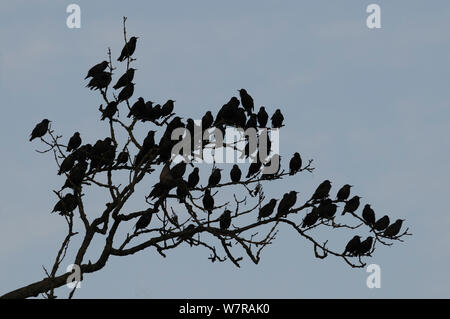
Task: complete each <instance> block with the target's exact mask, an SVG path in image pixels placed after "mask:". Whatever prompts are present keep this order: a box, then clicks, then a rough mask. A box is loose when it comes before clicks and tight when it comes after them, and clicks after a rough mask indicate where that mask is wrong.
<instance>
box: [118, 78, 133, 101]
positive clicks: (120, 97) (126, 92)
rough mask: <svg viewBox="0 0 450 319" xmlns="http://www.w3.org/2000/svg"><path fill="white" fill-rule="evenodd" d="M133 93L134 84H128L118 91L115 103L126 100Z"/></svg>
mask: <svg viewBox="0 0 450 319" xmlns="http://www.w3.org/2000/svg"><path fill="white" fill-rule="evenodd" d="M133 92H134V83H133V82H130V83H128V84H127V85H126V86H125V87H124V88H123V89H122V91H120V93H119V95H118V96H117V101H118V102H119V103H120V102H122V101H125V100H128V99H129V98H130V97H131V96H132V95H133Z"/></svg>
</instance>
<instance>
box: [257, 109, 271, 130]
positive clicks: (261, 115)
mask: <svg viewBox="0 0 450 319" xmlns="http://www.w3.org/2000/svg"><path fill="white" fill-rule="evenodd" d="M268 120H269V115H268V114H267V112H266V108H265V107H264V106H261V107H260V108H259V112H258V123H259V127H266V126H267V121H268Z"/></svg>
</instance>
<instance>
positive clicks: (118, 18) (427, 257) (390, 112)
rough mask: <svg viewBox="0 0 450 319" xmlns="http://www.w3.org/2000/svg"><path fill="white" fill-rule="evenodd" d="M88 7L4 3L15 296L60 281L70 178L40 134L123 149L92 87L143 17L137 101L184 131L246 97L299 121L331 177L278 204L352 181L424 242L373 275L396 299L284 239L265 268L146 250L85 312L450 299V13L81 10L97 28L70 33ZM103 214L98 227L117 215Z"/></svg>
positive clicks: (182, 6) (0, 8) (195, 251)
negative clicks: (168, 304)
mask: <svg viewBox="0 0 450 319" xmlns="http://www.w3.org/2000/svg"><path fill="white" fill-rule="evenodd" d="M70 3H71V2H68V1H32V2H31V1H4V0H2V1H0V39H1V42H2V45H1V46H0V97H1V105H2V108H1V110H2V121H1V125H0V136H1V139H0V149H1V150H2V156H1V165H0V177H1V178H0V194H2V195H1V199H0V217H1V218H0V220H1V222H0V294H2V293H5V292H7V291H9V290H12V289H14V288H18V287H21V286H23V285H26V284H30V283H32V282H34V281H37V280H40V279H42V278H43V277H44V272H43V269H42V265H44V266H46V267H50V266H51V265H52V262H53V260H54V258H55V256H56V252H57V249H58V247H59V244H60V242H61V240H62V238H63V236H64V235H65V233H64V232H65V231H66V225H65V223H64V222H63V220H62V219H61V218H58V216H56V215H50V213H49V212H50V211H51V209H52V208H53V206H54V204H55V201H56V196H55V195H54V194H53V192H52V190H53V189H57V188H58V187H60V185H61V184H62V183H63V182H64V180H63V178H62V177H57V176H56V175H55V170H56V168H55V163H54V160H53V157H52V155H51V154H50V153H48V154H44V155H40V154H38V153H36V152H35V149H37V148H39V147H41V146H40V145H39V143H38V141H35V142H33V143H30V142H28V136H29V134H30V131H31V129H32V128H33V127H34V125H35V124H36V123H37V122H39V121H40V120H41V119H43V118H49V119H51V120H52V121H53V128H54V129H55V130H56V131H57V132H58V133H59V134H62V135H63V136H64V137H65V138H68V137H70V135H71V134H72V133H73V132H74V131H75V130H78V131H80V133H81V135H82V137H86V138H87V139H89V142H95V140H96V139H97V138H100V137H102V136H104V135H105V134H107V132H108V131H107V126H106V123H103V122H101V123H100V122H99V121H98V119H99V114H98V110H97V108H98V105H99V104H100V103H101V99H100V96H99V95H98V94H93V93H91V92H90V91H89V90H87V89H86V88H85V87H84V85H85V84H86V82H85V81H83V78H84V76H85V74H86V72H87V70H88V69H89V67H90V66H92V65H94V64H95V63H97V62H99V61H101V60H103V59H104V58H105V57H106V49H107V48H108V47H111V50H112V52H113V56H114V57H116V58H117V56H118V55H119V53H120V50H121V48H122V46H123V34H122V29H121V28H122V16H124V15H125V16H127V17H128V22H127V24H128V34H129V35H136V36H139V37H140V38H139V40H138V46H137V50H136V53H135V57H136V58H137V61H136V62H135V63H136V67H137V68H138V71H136V76H135V82H136V90H135V96H144V97H145V98H146V99H151V100H154V101H159V102H164V101H165V100H166V99H168V98H173V99H174V100H176V108H177V110H178V111H179V112H180V114H181V115H182V116H191V117H193V118H200V117H201V116H202V115H203V114H204V112H205V110H206V109H207V108H213V109H214V110H216V111H217V110H218V108H219V107H220V106H221V105H222V104H223V103H224V102H226V101H228V99H229V98H230V97H231V96H233V95H236V94H237V92H236V90H237V89H240V88H246V89H247V90H248V92H249V93H250V94H252V96H253V97H254V99H255V103H256V105H257V106H259V105H266V106H267V108H268V109H269V110H270V111H271V112H273V111H274V110H275V109H276V108H281V109H282V111H283V113H284V115H285V118H286V125H287V126H286V127H285V128H284V129H283V130H282V131H281V134H280V138H281V141H280V151H281V155H282V156H284V158H285V159H289V158H290V156H291V155H292V153H293V152H295V151H299V152H300V153H301V154H302V157H303V158H304V159H307V158H313V159H314V165H315V167H316V170H315V171H314V173H313V174H304V175H300V176H295V177H294V178H290V179H285V180H283V181H282V182H278V183H274V185H273V186H272V185H271V186H269V187H268V188H267V189H266V192H267V193H271V194H273V196H276V197H281V196H282V194H283V193H284V192H286V191H288V190H291V189H296V190H298V191H299V192H300V194H299V198H303V199H306V197H307V196H310V195H311V193H312V192H313V191H314V188H315V187H316V186H317V185H318V184H319V183H320V182H322V181H323V180H324V179H330V180H332V181H333V184H334V185H335V188H333V190H332V194H335V192H336V191H337V189H336V188H337V187H339V186H340V185H343V184H345V183H350V184H352V185H355V187H354V189H353V190H354V191H355V192H356V193H358V194H359V195H361V196H363V197H364V199H363V200H362V204H365V203H370V204H372V207H373V208H374V210H375V211H376V213H377V215H384V214H385V213H388V214H389V215H390V216H391V217H392V219H396V218H405V219H406V222H405V224H406V226H407V227H409V228H410V231H411V232H412V233H413V236H412V237H408V238H406V241H405V242H404V243H396V244H395V245H394V246H392V247H381V246H380V247H378V249H377V251H376V253H375V256H374V257H373V258H372V259H369V260H368V262H369V263H376V264H378V265H380V267H381V288H379V289H369V288H367V286H366V278H367V276H368V273H366V270H365V269H351V268H350V267H348V265H347V264H345V263H344V262H343V261H342V260H341V259H336V258H333V257H328V258H326V259H324V260H320V259H316V258H315V257H314V253H313V249H312V248H313V247H312V246H311V245H310V243H309V242H307V241H305V240H304V239H302V238H299V237H298V236H296V235H295V233H294V232H293V231H292V230H291V229H289V228H287V227H282V228H281V232H280V235H279V236H278V238H277V240H276V241H275V243H274V244H273V245H272V246H270V247H268V248H267V249H266V250H265V252H264V253H263V256H262V257H263V258H262V260H261V262H260V264H258V265H254V264H253V263H251V262H250V261H249V260H248V259H247V260H246V261H245V262H243V263H242V267H241V268H240V269H237V268H236V267H235V266H233V264H232V263H231V262H225V263H219V264H218V263H214V264H213V263H211V262H210V261H209V260H208V258H207V257H208V256H209V252H208V251H205V250H203V249H201V248H190V247H189V246H188V245H186V244H184V245H183V246H181V248H178V249H176V250H173V251H170V252H169V253H168V256H167V258H165V259H164V258H162V257H161V256H160V255H159V254H157V253H156V252H155V251H154V250H146V251H144V252H140V253H138V254H135V255H133V256H130V257H121V258H110V260H109V261H108V264H107V266H106V267H105V268H104V269H103V270H101V271H100V272H98V273H95V274H89V275H87V276H86V277H85V280H84V281H83V283H82V285H83V286H82V288H81V289H79V291H77V294H76V296H77V297H79V298H93V297H101V298H130V297H131V298H214V297H217V298H221V297H223V298H227V297H229V298H252V297H254V298H305V297H306V298H309V297H311V298H315V297H323V298H337V297H339V298H341V297H343V298H345V297H354V298H393V297H397V298H398V297H425V298H431V297H432V298H444V297H445V298H449V297H450V275H449V272H448V271H449V269H450V248H449V245H448V243H449V242H450V232H449V227H450V212H449V210H448V204H447V200H448V198H449V192H450V187H449V181H450V139H449V127H450V105H449V101H450V99H449V95H450V93H449V92H450V90H449V84H450V83H449V78H450V77H449V75H450V74H449V71H450V33H449V32H448V30H449V28H450V3H449V2H448V1H446V0H434V1H431V2H430V1H428V2H425V1H413V0H407V1H406V0H402V1H376V2H375V3H378V4H379V5H380V6H381V21H382V22H381V23H382V28H381V29H377V30H370V29H368V28H367V27H366V17H367V13H366V7H367V5H368V4H370V3H372V2H369V1H359V0H358V1H356V0H354V1H345V2H344V1H312V0H310V1H297V0H296V1H287V0H286V1H283V2H282V3H280V2H279V1H278V2H277V1H265V0H258V1H234V0H232V1H226V2H221V3H219V2H217V1H214V2H213V1H206V0H203V1H199V0H195V1H164V2H163V1H158V2H156V1H128V2H125V1H107V2H106V1H77V2H76V3H77V4H79V5H80V7H81V28H80V29H68V28H67V26H66V18H67V15H68V14H67V13H66V6H67V5H68V4H70ZM285 164H286V162H285ZM230 166H231V165H230ZM227 174H228V171H226V175H227ZM90 203H91V204H92V206H91V207H92V208H91V209H90V211H92V214H93V215H95V213H96V209H95V208H98V209H101V208H102V207H104V204H105V201H104V198H103V197H102V196H100V195H98V196H97V197H95V196H94V197H93V198H92V196H91V202H90ZM137 208H142V207H137ZM326 234H327V233H324V234H321V235H325V236H326ZM365 235H366V234H364V236H365ZM347 236H352V235H350V234H348V235H347ZM344 238H346V237H344ZM336 245H337V246H338V247H339V245H342V246H343V247H344V246H345V241H344V242H342V243H340V244H336ZM99 247H100V246H99ZM73 248H74V247H73ZM94 248H95V247H94ZM69 252H71V253H72V255H71V256H73V250H71V251H69ZM96 253H98V252H97V251H95V249H94V251H93V252H90V253H89V255H88V257H89V258H91V256H92V260H95V256H96ZM72 261H73V257H72V258H69V259H67V260H65V264H64V265H63V266H62V268H63V269H64V268H65V267H66V266H67V265H68V264H70V263H72ZM68 292H69V290H68V288H66V287H63V288H60V289H59V290H58V293H59V295H61V296H62V297H63V296H67V294H68Z"/></svg>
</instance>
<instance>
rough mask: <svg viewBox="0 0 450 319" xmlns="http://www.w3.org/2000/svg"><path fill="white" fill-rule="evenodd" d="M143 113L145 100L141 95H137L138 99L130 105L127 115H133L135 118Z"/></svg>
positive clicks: (140, 116)
mask: <svg viewBox="0 0 450 319" xmlns="http://www.w3.org/2000/svg"><path fill="white" fill-rule="evenodd" d="M144 113H145V101H144V99H143V98H142V97H139V98H138V100H137V101H136V102H135V103H134V104H133V105H132V106H131V109H130V112H129V113H128V115H127V117H131V116H134V117H136V118H142V117H144Z"/></svg>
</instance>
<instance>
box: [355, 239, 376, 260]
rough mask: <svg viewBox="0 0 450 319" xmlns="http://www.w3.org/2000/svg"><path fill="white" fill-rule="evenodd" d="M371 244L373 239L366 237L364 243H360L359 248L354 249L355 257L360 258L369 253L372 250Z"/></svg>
mask: <svg viewBox="0 0 450 319" xmlns="http://www.w3.org/2000/svg"><path fill="white" fill-rule="evenodd" d="M372 244H373V238H372V237H367V238H366V239H365V240H364V241H362V242H361V244H360V245H359V247H358V248H357V249H356V252H355V253H356V255H358V256H362V255H365V254H367V253H368V252H370V250H371V249H372Z"/></svg>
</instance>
